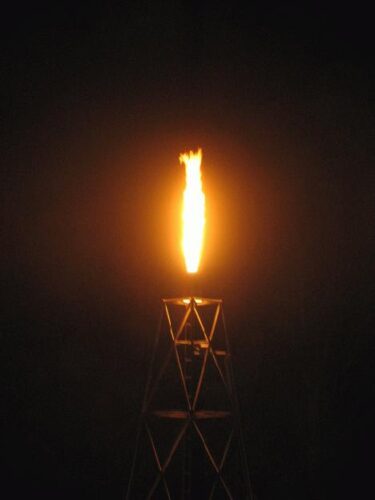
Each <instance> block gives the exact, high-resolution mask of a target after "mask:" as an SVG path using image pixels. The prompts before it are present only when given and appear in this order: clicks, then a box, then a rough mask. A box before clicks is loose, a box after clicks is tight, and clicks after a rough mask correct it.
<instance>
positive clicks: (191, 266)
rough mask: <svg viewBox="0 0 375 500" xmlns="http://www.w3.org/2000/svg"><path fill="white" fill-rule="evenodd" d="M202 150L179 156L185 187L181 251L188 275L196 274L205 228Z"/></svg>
mask: <svg viewBox="0 0 375 500" xmlns="http://www.w3.org/2000/svg"><path fill="white" fill-rule="evenodd" d="M201 161H202V150H201V149H198V151H197V152H196V153H194V152H193V151H190V152H189V153H183V154H181V155H180V163H184V164H185V173H186V186H185V191H184V199H183V210H182V223H183V231H182V250H183V254H184V257H185V266H186V271H187V272H188V273H196V272H197V271H198V268H199V262H200V259H201V254H202V245H203V236H204V226H205V222H206V219H205V196H204V193H203V191H202V177H201Z"/></svg>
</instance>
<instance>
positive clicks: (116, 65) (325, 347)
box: [0, 0, 375, 500]
mask: <svg viewBox="0 0 375 500" xmlns="http://www.w3.org/2000/svg"><path fill="white" fill-rule="evenodd" d="M64 4H65V5H63V3H62V2H61V3H60V4H59V5H55V6H51V5H50V6H48V7H46V6H44V5H42V4H38V2H36V3H35V2H32V3H26V4H25V5H23V4H18V5H17V6H14V7H13V10H12V11H11V12H9V13H5V12H3V13H2V21H1V24H2V27H1V32H2V35H1V36H2V43H1V77H0V89H1V96H2V100H1V103H2V104H1V106H2V107H1V119H0V127H1V136H2V139H1V148H2V151H1V162H2V169H1V177H0V181H1V188H2V198H1V204H2V220H1V228H2V229H1V230H2V237H1V241H2V249H1V273H2V283H3V284H4V293H3V300H2V306H3V312H2V315H1V318H2V328H1V349H0V352H1V362H0V365H1V380H2V384H1V392H0V397H1V421H0V425H1V435H2V441H3V444H2V446H1V471H2V474H4V480H2V488H5V489H6V490H7V491H8V492H6V493H5V494H3V492H1V496H2V498H9V499H10V498H12V499H13V498H21V496H22V495H23V494H24V493H25V492H27V494H28V498H39V499H44V498H46V499H47V498H61V499H63V498H64V499H65V498H80V499H85V498H97V499H102V498H103V499H112V498H113V499H115V498H121V493H122V488H123V486H124V483H125V482H126V480H127V477H128V473H129V463H130V459H131V454H132V447H133V444H134V439H133V436H134V430H135V426H136V421H137V416H138V412H139V407H140V402H141V396H142V390H143V386H144V382H145V366H147V363H148V360H149V358H150V349H151V344H152V340H153V335H154V332H155V328H156V322H157V319H158V314H159V307H160V298H161V297H163V296H175V295H179V294H181V293H184V291H185V289H186V286H187V284H186V279H185V277H184V271H183V263H182V258H181V255H180V251H179V210H180V197H181V192H182V188H183V182H184V179H183V170H182V167H180V166H179V164H178V154H179V153H180V152H181V151H183V150H186V149H191V148H196V147H198V146H201V147H202V148H203V171H204V183H205V191H206V195H207V204H208V215H207V217H208V230H207V243H206V248H205V254H204V257H203V262H202V272H201V276H200V287H201V290H202V293H203V294H205V295H208V296H221V297H223V299H224V301H225V310H226V316H227V322H228V326H229V332H230V336H231V339H232V344H233V345H234V355H235V360H236V366H235V371H236V380H237V385H238V392H239V396H240V402H241V409H242V413H243V424H244V430H245V435H246V446H247V452H248V457H249V463H250V471H251V476H252V480H253V484H254V490H255V492H256V494H257V497H258V500H272V499H276V498H278V499H279V498H285V499H289V500H290V499H311V500H317V499H319V500H325V499H327V500H328V499H333V498H340V499H346V498H362V497H364V493H365V491H366V488H367V487H368V486H369V485H370V479H371V475H372V470H371V469H370V457H371V455H372V453H371V452H372V448H371V437H372V435H371V433H370V429H371V427H372V426H373V421H374V409H373V404H372V400H373V398H374V389H373V385H372V384H371V383H370V364H371V363H372V362H373V342H372V340H373V339H372V331H371V321H372V318H371V315H372V312H371V302H372V293H373V292H374V291H373V282H372V279H371V270H372V269H371V268H372V248H371V244H372V243H373V233H372V231H371V229H372V226H373V222H374V215H373V214H374V212H375V211H374V195H373V187H374V180H375V179H374V169H373V163H374V156H375V146H374V145H375V123H374V105H373V100H372V99H373V95H372V93H373V92H372V90H373V86H374V83H375V74H374V66H373V53H374V43H373V33H372V29H373V27H372V24H371V20H372V18H371V16H370V13H369V12H366V11H365V10H363V9H362V8H361V5H360V3H355V4H354V3H352V4H351V5H350V6H346V7H345V6H344V5H340V7H339V8H337V9H336V8H334V7H333V6H332V7H329V8H328V7H327V6H326V5H325V4H323V3H321V4H320V2H316V3H315V4H316V5H315V6H314V7H309V6H304V5H303V3H301V2H298V3H297V2H296V3H293V2H286V3H285V2H283V3H280V5H279V6H278V7H276V6H272V5H271V4H268V5H267V3H266V2H264V3H260V2H259V3H258V2H255V3H253V4H251V5H250V6H247V8H246V9H245V8H242V7H232V6H231V5H230V2H225V4H224V6H221V5H220V4H217V3H216V2H215V3H214V2H213V3H212V4H208V3H207V4H205V6H203V5H200V3H199V2H190V3H189V2H182V1H172V0H171V1H165V2H159V1H154V2H122V3H121V2H118V3H117V4H116V5H113V6H112V7H110V6H108V5H105V6H102V7H101V8H99V7H95V8H94V7H93V6H92V5H90V4H87V5H84V4H83V3H82V4H77V3H76V4H72V5H69V3H67V2H64Z"/></svg>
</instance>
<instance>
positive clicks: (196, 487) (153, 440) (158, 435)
mask: <svg viewBox="0 0 375 500" xmlns="http://www.w3.org/2000/svg"><path fill="white" fill-rule="evenodd" d="M125 498H126V499H127V500H138V499H139V500H143V499H157V500H159V499H160V500H161V499H164V498H165V499H172V500H174V499H179V500H180V499H181V500H190V499H221V498H222V499H233V500H243V499H249V500H253V495H252V492H251V485H250V480H249V474H248V467H247V460H246V453H245V448H244V442H243V437H242V434H241V427H240V422H239V408H238V400H237V396H236V392H235V386H234V381H233V371H232V362H231V354H230V348H229V343H228V337H227V332H226V328H225V320H224V313H223V304H222V300H220V299H207V298H197V297H188V298H176V299H163V309H162V315H161V322H160V325H159V328H158V332H157V335H156V338H155V346H154V352H153V357H152V362H151V366H150V370H149V376H148V381H147V386H146V390H145V396H144V401H143V405H142V412H141V418H140V424H139V429H138V434H137V437H136V450H135V454H134V461H133V464H132V469H131V473H130V479H129V483H128V488H127V492H126V497H125Z"/></svg>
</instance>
